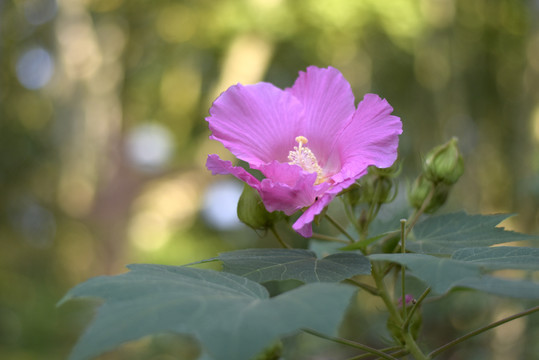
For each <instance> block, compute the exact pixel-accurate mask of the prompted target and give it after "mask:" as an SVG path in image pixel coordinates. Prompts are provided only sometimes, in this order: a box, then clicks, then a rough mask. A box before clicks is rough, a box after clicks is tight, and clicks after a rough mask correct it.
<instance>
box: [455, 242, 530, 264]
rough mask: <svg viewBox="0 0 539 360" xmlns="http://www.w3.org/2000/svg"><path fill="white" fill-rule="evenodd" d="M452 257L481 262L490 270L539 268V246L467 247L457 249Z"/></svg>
mask: <svg viewBox="0 0 539 360" xmlns="http://www.w3.org/2000/svg"><path fill="white" fill-rule="evenodd" d="M451 258H452V259H453V260H460V261H466V262H469V263H474V264H479V265H481V266H482V267H484V268H485V269H488V270H497V269H522V270H539V248H530V247H518V246H496V247H489V248H465V249H460V250H457V251H455V252H454V253H453V255H452V256H451Z"/></svg>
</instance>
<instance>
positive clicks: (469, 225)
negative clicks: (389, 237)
mask: <svg viewBox="0 0 539 360" xmlns="http://www.w3.org/2000/svg"><path fill="white" fill-rule="evenodd" d="M510 216H511V215H507V214H497V215H468V214H466V213H464V212H458V213H452V214H446V215H440V216H433V217H430V218H427V219H426V220H424V221H422V222H420V223H418V224H417V225H416V226H415V227H414V229H413V232H412V236H411V237H410V238H409V241H407V243H406V249H407V250H410V251H413V252H416V253H423V254H447V255H449V254H452V253H453V252H454V251H455V250H458V249H462V248H469V247H480V246H485V247H486V246H490V245H494V244H502V243H506V242H512V241H525V240H537V239H538V237H536V236H531V235H526V234H520V233H517V232H514V231H507V230H504V228H503V227H496V225H498V224H499V223H500V222H502V221H503V220H505V219H507V218H508V217H510Z"/></svg>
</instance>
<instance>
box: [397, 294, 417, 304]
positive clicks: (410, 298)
mask: <svg viewBox="0 0 539 360" xmlns="http://www.w3.org/2000/svg"><path fill="white" fill-rule="evenodd" d="M404 302H405V303H406V306H409V305H413V304H414V303H415V299H414V297H413V295H411V294H406V295H405V296H404ZM397 305H398V306H399V307H402V296H401V297H400V298H399V301H398V302H397Z"/></svg>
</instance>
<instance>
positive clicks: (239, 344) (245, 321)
mask: <svg viewBox="0 0 539 360" xmlns="http://www.w3.org/2000/svg"><path fill="white" fill-rule="evenodd" d="M129 268H130V269H131V271H130V272H128V273H125V274H122V275H116V276H102V277H96V278H93V279H90V280H88V281H87V282H85V283H82V284H80V285H78V286H76V287H75V288H73V289H72V290H71V291H69V292H68V294H67V295H66V296H65V297H64V299H62V300H61V302H60V303H63V302H65V301H68V300H70V299H73V298H101V299H103V301H104V302H103V304H102V305H101V306H100V307H99V309H98V311H97V315H96V317H95V320H94V321H93V323H92V324H90V325H89V327H88V328H87V330H86V332H85V333H84V334H83V335H82V337H81V338H80V339H79V341H78V343H77V344H76V346H75V347H74V349H73V352H72V354H71V357H70V358H71V359H89V358H92V357H95V356H97V355H99V354H101V353H103V352H105V351H108V350H111V349H113V348H115V347H117V346H119V345H121V344H122V343H125V342H127V341H130V340H135V339H139V338H141V337H143V336H146V335H151V334H156V333H161V332H165V331H172V332H177V333H184V334H192V335H193V336H194V337H195V338H197V339H198V340H199V341H200V343H201V345H202V347H203V348H204V350H205V352H206V353H207V354H208V355H209V356H210V357H213V358H215V359H225V360H226V359H231V360H232V359H233V360H248V359H250V358H252V357H253V356H255V355H256V354H257V353H258V352H260V351H261V350H263V349H264V348H265V347H266V346H268V345H270V344H271V343H272V342H273V341H275V340H276V339H278V338H279V337H281V336H283V335H287V334H290V333H293V332H295V331H297V330H299V329H301V328H311V329H314V330H316V331H319V332H323V333H334V332H336V329H337V327H338V325H339V322H340V320H341V318H342V316H343V314H344V312H345V310H346V308H347V306H348V303H349V301H350V297H351V296H352V294H353V293H354V291H355V290H354V289H353V288H352V287H349V286H346V285H342V284H308V285H304V286H301V287H299V288H297V289H294V290H292V291H289V292H287V293H285V294H282V295H279V296H276V297H274V298H271V299H270V298H269V296H268V292H267V291H266V289H265V288H264V287H263V286H261V285H259V284H257V283H255V282H253V281H250V280H248V279H246V278H242V277H239V276H236V275H233V274H229V273H222V272H217V271H212V270H205V269H193V268H188V267H175V266H164V265H131V266H129ZM313 314H316V315H315V316H313Z"/></svg>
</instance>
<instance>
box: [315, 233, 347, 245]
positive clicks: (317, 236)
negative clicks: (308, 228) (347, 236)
mask: <svg viewBox="0 0 539 360" xmlns="http://www.w3.org/2000/svg"><path fill="white" fill-rule="evenodd" d="M311 238H312V239H316V240H324V241H335V242H340V243H343V244H349V243H350V242H349V241H346V240H343V239H339V238H336V237H334V236H328V235H324V234H318V233H313V235H312V236H311Z"/></svg>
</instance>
